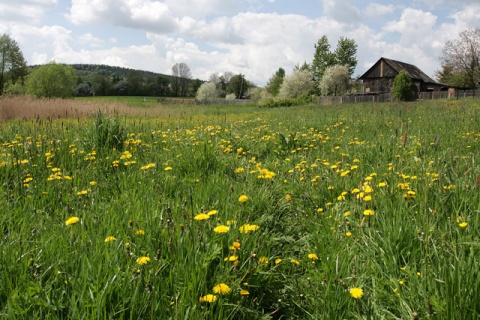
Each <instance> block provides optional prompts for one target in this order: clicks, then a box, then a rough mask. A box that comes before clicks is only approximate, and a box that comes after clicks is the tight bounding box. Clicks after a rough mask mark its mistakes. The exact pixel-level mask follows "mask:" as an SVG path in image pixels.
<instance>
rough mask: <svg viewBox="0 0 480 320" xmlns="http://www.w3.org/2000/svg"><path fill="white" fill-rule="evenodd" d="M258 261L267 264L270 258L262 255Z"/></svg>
mask: <svg viewBox="0 0 480 320" xmlns="http://www.w3.org/2000/svg"><path fill="white" fill-rule="evenodd" d="M258 262H259V263H264V264H267V263H268V258H267V257H260V258H258Z"/></svg>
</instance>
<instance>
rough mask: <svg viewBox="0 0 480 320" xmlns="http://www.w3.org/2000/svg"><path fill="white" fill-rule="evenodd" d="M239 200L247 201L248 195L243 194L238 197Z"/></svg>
mask: <svg viewBox="0 0 480 320" xmlns="http://www.w3.org/2000/svg"><path fill="white" fill-rule="evenodd" d="M238 201H239V202H241V203H245V202H247V201H248V197H247V196H246V195H244V194H242V195H241V196H240V197H239V198H238Z"/></svg>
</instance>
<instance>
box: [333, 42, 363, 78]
mask: <svg viewBox="0 0 480 320" xmlns="http://www.w3.org/2000/svg"><path fill="white" fill-rule="evenodd" d="M334 55H335V63H336V64H337V65H341V66H346V67H347V68H348V76H349V77H352V75H353V72H354V71H355V67H356V66H357V63H358V61H357V44H356V43H355V40H353V39H347V38H344V37H340V39H339V40H338V44H337V48H336V49H335V53H334Z"/></svg>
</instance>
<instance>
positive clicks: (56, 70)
mask: <svg viewBox="0 0 480 320" xmlns="http://www.w3.org/2000/svg"><path fill="white" fill-rule="evenodd" d="M25 85H26V87H27V93H28V94H31V95H34V96H36V97H39V98H53V97H56V98H69V97H71V96H72V95H73V93H74V91H75V89H76V77H75V71H74V70H73V68H72V67H70V66H65V65H62V64H59V63H55V62H51V63H49V64H46V65H43V66H40V67H39V68H37V69H35V70H34V71H33V72H32V73H31V74H30V75H29V76H28V78H27V81H26V84H25Z"/></svg>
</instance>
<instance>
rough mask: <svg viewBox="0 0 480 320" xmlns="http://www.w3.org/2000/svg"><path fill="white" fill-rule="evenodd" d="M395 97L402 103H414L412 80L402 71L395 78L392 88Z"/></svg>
mask: <svg viewBox="0 0 480 320" xmlns="http://www.w3.org/2000/svg"><path fill="white" fill-rule="evenodd" d="M392 92H393V96H394V97H395V99H397V100H400V101H412V100H413V97H414V96H413V90H412V80H411V79H410V77H409V76H408V75H407V73H406V72H405V71H403V70H402V71H400V73H399V74H398V75H397V76H396V77H395V80H394V81H393V88H392Z"/></svg>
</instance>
